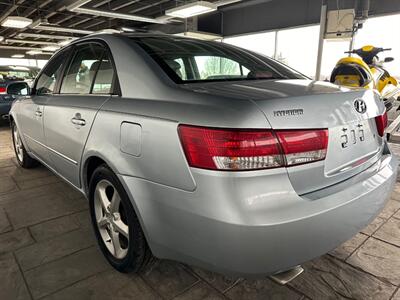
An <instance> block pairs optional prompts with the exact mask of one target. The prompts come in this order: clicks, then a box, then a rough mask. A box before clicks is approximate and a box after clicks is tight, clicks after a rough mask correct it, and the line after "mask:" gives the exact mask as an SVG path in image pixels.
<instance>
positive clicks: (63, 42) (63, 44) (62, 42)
mask: <svg viewBox="0 0 400 300" xmlns="http://www.w3.org/2000/svg"><path fill="white" fill-rule="evenodd" d="M71 42H72V40H64V41H61V42H58V43H57V45H58V46H60V47H64V46H66V45H68V44H69V43H71Z"/></svg>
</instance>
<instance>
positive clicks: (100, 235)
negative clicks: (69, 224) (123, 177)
mask: <svg viewBox="0 0 400 300" xmlns="http://www.w3.org/2000/svg"><path fill="white" fill-rule="evenodd" d="M115 192H117V194H115ZM118 196H119V197H118ZM118 199H119V201H118ZM89 205H90V214H91V219H92V225H93V228H94V231H95V235H96V238H97V241H98V244H99V246H100V249H101V251H102V252H103V255H104V256H105V257H106V259H107V260H108V262H109V263H110V264H111V265H112V266H113V267H114V268H115V269H116V270H118V271H119V272H123V273H131V272H132V273H138V272H140V271H141V270H143V268H144V267H145V266H146V265H147V263H148V262H149V260H150V258H151V257H152V255H151V251H150V249H149V247H148V245H147V242H146V238H145V236H144V233H143V230H142V228H141V226H140V223H139V220H138V218H137V216H136V213H135V211H134V208H133V206H132V203H131V202H130V200H129V197H128V195H127V193H126V192H125V190H124V188H123V186H122V184H121V183H120V182H119V180H118V177H117V176H116V175H115V174H114V173H113V172H112V171H111V170H110V169H109V168H108V167H107V166H106V165H101V166H99V167H98V168H97V169H96V170H95V171H94V172H93V175H92V177H91V180H90V184H89ZM125 226H126V227H125Z"/></svg>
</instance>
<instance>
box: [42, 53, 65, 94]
mask: <svg viewBox="0 0 400 300" xmlns="http://www.w3.org/2000/svg"><path fill="white" fill-rule="evenodd" d="M68 53H69V51H68V49H67V50H64V51H62V52H60V53H58V54H57V55H56V56H55V57H54V58H53V59H51V61H50V62H49V63H48V64H47V65H46V66H45V67H44V69H43V72H42V73H41V74H40V77H39V79H38V81H37V83H36V94H37V95H46V94H52V93H54V91H55V88H56V82H57V79H58V78H59V77H60V75H61V72H62V69H63V66H64V63H65V61H66V60H67V58H68Z"/></svg>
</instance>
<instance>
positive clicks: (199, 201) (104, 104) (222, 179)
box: [10, 34, 397, 276]
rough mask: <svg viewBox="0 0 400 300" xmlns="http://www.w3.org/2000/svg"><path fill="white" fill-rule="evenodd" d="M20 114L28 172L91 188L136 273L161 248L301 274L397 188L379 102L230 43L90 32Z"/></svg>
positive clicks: (17, 139)
mask: <svg viewBox="0 0 400 300" xmlns="http://www.w3.org/2000/svg"><path fill="white" fill-rule="evenodd" d="M10 120H11V122H12V133H13V140H14V146H15V152H16V157H17V160H18V162H19V164H20V165H21V166H22V167H24V168H30V167H33V166H35V165H36V164H37V163H38V162H40V163H42V164H43V165H45V166H47V167H48V168H49V169H51V170H52V171H53V172H55V173H56V174H58V175H59V176H60V177H62V178H63V179H64V180H65V181H67V182H68V183H70V184H71V185H72V186H73V187H75V188H76V189H78V190H79V191H81V192H82V193H83V194H84V195H86V197H87V198H88V200H89V203H90V213H91V217H92V222H93V227H94V231H95V234H96V237H97V239H98V242H99V246H100V248H101V250H102V251H103V253H104V255H105V256H106V258H107V259H108V261H109V262H110V264H111V265H112V266H113V267H115V268H116V269H117V270H119V271H122V272H128V271H135V272H138V271H140V270H141V269H142V268H143V267H144V266H145V264H146V262H147V261H148V258H149V257H150V256H151V254H153V255H154V256H156V257H159V258H166V259H173V260H178V261H181V262H184V263H188V264H192V265H197V266H201V267H204V268H208V269H210V270H214V271H218V272H222V273H229V274H240V275H245V276H259V275H264V274H274V273H278V272H282V271H285V270H290V269H291V268H293V267H294V266H297V265H299V264H301V263H303V262H305V261H308V260H310V259H312V258H314V257H317V256H319V255H321V254H324V253H326V252H328V251H330V250H331V249H334V248H335V247H337V246H338V245H339V244H341V243H343V242H344V241H346V240H347V239H349V238H351V237H352V236H353V235H354V234H356V233H357V232H358V231H360V230H361V229H362V228H363V227H365V226H366V225H368V224H369V223H370V222H371V221H372V220H373V219H374V218H375V216H376V215H377V214H378V213H379V212H380V210H381V209H382V208H383V207H384V205H385V202H386V200H387V199H388V197H389V196H390V194H391V191H392V189H393V186H394V183H395V181H396V172H397V161H396V159H395V158H394V156H393V155H392V153H391V151H390V149H389V148H388V145H387V142H386V137H385V128H386V126H387V116H386V112H385V106H384V104H383V102H382V101H381V99H380V98H379V96H378V95H377V94H376V93H374V92H373V91H370V90H363V89H358V90H356V89H353V90H348V89H344V88H341V87H338V86H335V85H332V84H329V83H325V82H316V81H312V80H309V79H308V78H306V77H305V76H304V75H302V74H300V73H298V72H296V71H295V70H293V69H290V68H288V67H287V66H285V65H282V64H281V63H279V62H277V61H274V60H272V59H270V58H267V57H264V56H262V55H259V54H257V53H253V52H250V51H247V50H243V49H240V48H236V47H233V46H229V45H225V44H222V43H218V42H206V41H200V40H193V39H186V38H181V37H175V36H168V35H153V34H99V35H92V36H88V37H85V38H83V39H80V40H77V41H75V42H73V43H72V44H70V45H69V46H67V47H66V48H63V49H61V50H60V51H58V52H57V53H56V54H55V55H54V56H53V57H52V58H51V59H50V61H49V62H48V64H47V65H46V66H45V67H44V69H43V70H42V71H41V72H40V74H39V75H38V77H37V79H36V81H35V84H34V86H33V88H32V89H31V90H30V91H29V93H28V94H27V95H24V96H21V97H19V98H18V100H17V101H15V103H14V105H13V107H12V109H11V112H10Z"/></svg>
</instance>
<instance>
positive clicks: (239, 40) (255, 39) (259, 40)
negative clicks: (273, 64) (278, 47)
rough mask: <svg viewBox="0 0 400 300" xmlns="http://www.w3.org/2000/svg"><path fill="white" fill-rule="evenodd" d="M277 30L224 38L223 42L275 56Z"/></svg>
mask: <svg viewBox="0 0 400 300" xmlns="http://www.w3.org/2000/svg"><path fill="white" fill-rule="evenodd" d="M275 34H276V32H275V31H273V32H263V33H255V34H248V35H241V36H235V37H230V38H224V39H223V42H224V43H227V44H231V45H234V46H237V47H241V48H244V49H248V50H251V51H254V52H257V53H260V54H264V55H267V56H269V57H273V56H274V52H275Z"/></svg>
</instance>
